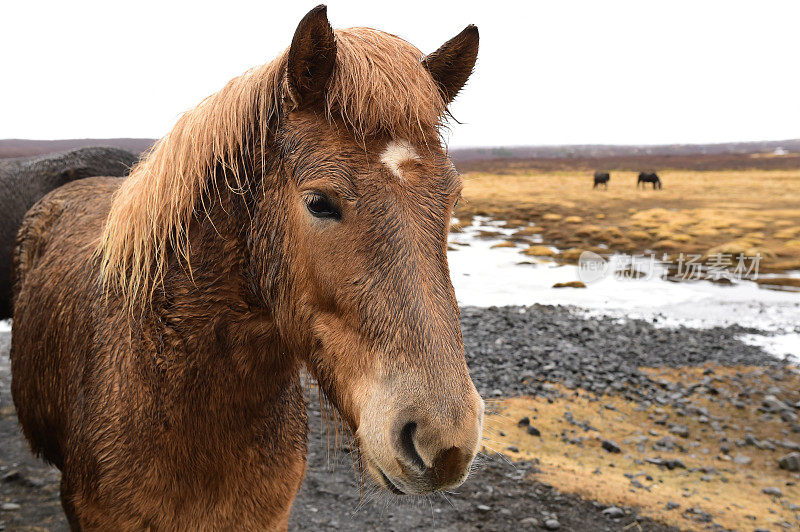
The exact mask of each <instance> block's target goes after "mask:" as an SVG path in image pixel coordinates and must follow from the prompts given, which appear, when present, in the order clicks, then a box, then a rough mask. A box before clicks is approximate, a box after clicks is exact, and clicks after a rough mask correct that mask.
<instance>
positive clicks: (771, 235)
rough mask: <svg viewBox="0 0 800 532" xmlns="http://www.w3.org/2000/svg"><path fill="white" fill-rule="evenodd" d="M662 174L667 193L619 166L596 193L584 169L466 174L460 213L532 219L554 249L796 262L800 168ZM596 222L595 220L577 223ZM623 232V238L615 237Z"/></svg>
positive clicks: (790, 265)
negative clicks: (726, 253)
mask: <svg viewBox="0 0 800 532" xmlns="http://www.w3.org/2000/svg"><path fill="white" fill-rule="evenodd" d="M659 174H660V176H661V178H662V181H663V182H664V189H663V190H656V191H653V190H651V189H637V188H636V186H635V184H636V174H635V173H634V172H622V171H620V172H613V173H612V180H611V183H610V186H609V189H608V191H600V190H593V189H592V178H591V175H590V174H588V173H585V172H577V171H558V172H536V171H524V172H521V173H518V174H511V175H493V174H486V173H468V174H466V175H465V187H464V192H463V196H464V199H465V201H463V202H461V204H460V205H459V207H458V212H457V213H456V214H457V216H458V217H459V218H462V219H468V218H469V217H470V216H471V215H475V214H483V215H489V216H492V217H495V218H499V219H505V220H511V219H513V220H517V221H518V222H524V221H529V222H531V221H532V222H535V223H536V224H537V225H538V226H540V227H541V231H542V233H543V236H544V238H545V241H547V242H552V243H554V244H556V245H559V244H563V243H567V244H568V245H569V244H571V246H570V247H575V244H580V247H590V246H592V245H597V244H598V243H606V244H614V245H616V246H622V249H619V248H616V249H617V250H618V251H627V252H642V251H644V250H645V249H657V250H659V251H667V252H685V253H693V254H702V255H707V254H709V253H711V252H714V251H719V250H733V251H735V252H744V253H748V254H749V253H761V254H762V256H763V257H764V260H762V263H761V265H762V268H763V271H767V270H773V271H780V270H788V269H795V268H800V247H796V246H792V245H787V243H788V242H792V241H796V240H797V239H798V236H800V170H757V169H749V170H731V171H687V170H666V171H663V172H659ZM590 219H591V220H593V223H592V224H591V225H580V224H581V223H582V222H583V221H584V220H590ZM753 233H760V234H761V236H760V237H759V238H755V237H754V236H753ZM620 237H625V240H624V241H622V240H618V241H617V242H616V243H615V242H611V241H612V239H614V238H617V239H620ZM657 243H658V245H656V244H657ZM626 246H627V248H626Z"/></svg>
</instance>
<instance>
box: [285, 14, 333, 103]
mask: <svg viewBox="0 0 800 532" xmlns="http://www.w3.org/2000/svg"><path fill="white" fill-rule="evenodd" d="M327 10H328V8H327V7H325V6H324V5H318V6H317V7H315V8H314V9H312V10H311V11H309V12H308V13H307V14H306V16H305V17H303V20H301V21H300V24H298V26H297V30H295V32H294V38H292V45H291V47H289V56H288V59H287V62H286V82H287V88H288V94H287V96H288V97H289V99H290V100H291V104H292V107H293V109H301V108H305V107H309V106H311V105H313V104H315V103H317V102H319V101H321V100H322V98H323V96H324V94H325V88H326V87H327V86H328V81H329V80H330V78H331V74H332V73H333V66H334V64H335V63H336V38H335V37H334V35H333V29H332V28H331V25H330V23H329V22H328V14H327Z"/></svg>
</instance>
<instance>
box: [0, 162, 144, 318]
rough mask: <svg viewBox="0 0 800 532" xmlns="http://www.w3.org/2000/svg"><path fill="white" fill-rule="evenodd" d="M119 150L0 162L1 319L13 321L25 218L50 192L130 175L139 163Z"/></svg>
mask: <svg viewBox="0 0 800 532" xmlns="http://www.w3.org/2000/svg"><path fill="white" fill-rule="evenodd" d="M138 158H139V157H138V156H137V155H136V154H135V153H131V152H129V151H126V150H120V149H117V148H80V149H77V150H70V151H66V152H63V153H53V154H48V155H40V156H36V157H30V158H28V157H18V158H14V159H0V319H5V318H10V317H11V314H12V311H11V310H12V309H11V267H12V265H11V252H12V249H13V248H14V239H15V238H16V236H17V230H18V229H19V224H20V222H22V217H23V216H24V215H25V213H26V212H27V211H28V209H30V208H31V206H33V204H34V203H36V202H37V201H39V200H40V199H41V198H42V196H44V195H45V194H47V193H48V192H50V191H51V190H53V189H55V188H58V187H60V186H61V185H64V184H66V183H69V182H70V181H75V180H76V179H83V178H84V177H92V176H113V177H121V176H125V175H128V171H129V170H130V168H131V166H133V164H134V163H135V162H136V161H137V160H138Z"/></svg>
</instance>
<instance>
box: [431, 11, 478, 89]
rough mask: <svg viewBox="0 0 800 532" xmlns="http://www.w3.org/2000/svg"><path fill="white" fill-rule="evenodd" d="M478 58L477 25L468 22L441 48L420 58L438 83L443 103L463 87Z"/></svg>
mask: <svg viewBox="0 0 800 532" xmlns="http://www.w3.org/2000/svg"><path fill="white" fill-rule="evenodd" d="M477 59H478V27H477V26H473V25H472V24H470V25H469V26H467V27H466V28H464V31H462V32H461V33H459V34H458V35H456V36H455V37H453V38H452V39H450V40H449V41H447V42H446V43H444V44H443V45H442V47H441V48H439V49H438V50H436V51H435V52H433V53H432V54H430V55H428V56H427V57H426V58H425V59H423V60H422V64H423V65H424V66H425V68H427V69H428V72H430V73H431V75H432V76H433V79H434V80H436V83H437V84H438V85H439V88H440V89H441V91H442V96H444V100H445V103H448V104H449V103H450V102H452V101H453V99H454V98H455V97H456V95H457V94H458V92H459V91H460V90H461V89H462V88H463V87H464V84H465V83H466V82H467V79H468V78H469V75H470V74H472V69H473V68H474V67H475V61H476V60H477Z"/></svg>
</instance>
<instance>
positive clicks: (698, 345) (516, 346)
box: [0, 306, 782, 531]
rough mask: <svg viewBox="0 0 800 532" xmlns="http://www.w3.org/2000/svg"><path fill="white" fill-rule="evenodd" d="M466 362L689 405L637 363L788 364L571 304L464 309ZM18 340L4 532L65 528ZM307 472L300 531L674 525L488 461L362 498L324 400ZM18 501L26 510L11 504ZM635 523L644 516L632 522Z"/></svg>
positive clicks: (490, 387) (530, 380) (296, 520)
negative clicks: (410, 495)
mask: <svg viewBox="0 0 800 532" xmlns="http://www.w3.org/2000/svg"><path fill="white" fill-rule="evenodd" d="M462 324H463V330H464V342H465V346H466V351H467V357H468V362H469V365H470V368H471V370H472V374H473V378H474V379H475V382H476V384H477V386H478V389H479V390H480V391H481V393H482V394H483V395H484V396H485V397H491V396H500V395H502V396H511V395H519V394H533V393H536V394H540V395H547V394H550V393H553V391H552V390H551V388H550V387H549V386H548V384H547V383H548V382H549V383H553V382H556V383H562V384H565V385H566V386H567V387H575V386H581V387H584V388H585V389H588V390H594V391H602V392H616V393H619V394H621V395H624V396H629V397H630V398H634V399H636V400H637V401H640V402H644V403H648V402H650V403H653V402H656V403H663V404H667V403H676V402H677V403H681V402H682V401H685V400H686V398H687V397H688V396H690V395H691V393H693V390H692V389H682V388H681V387H680V386H678V387H673V389H670V390H665V389H664V387H663V386H661V385H659V384H658V383H656V382H653V381H651V380H650V379H648V378H647V377H646V376H645V375H643V374H642V373H641V372H640V371H639V369H638V368H639V366H644V365H649V366H659V365H668V366H676V365H696V364H701V363H704V362H706V361H715V362H718V363H722V364H751V365H761V366H766V367H768V368H774V369H775V371H779V370H780V367H781V366H782V364H780V363H779V362H778V361H776V360H774V359H773V358H772V357H770V356H769V355H767V354H766V353H764V352H763V351H761V350H760V349H758V348H756V347H751V346H747V345H745V344H743V343H742V342H740V341H738V340H736V339H735V336H736V335H738V334H740V333H742V332H749V331H747V330H745V329H741V328H737V327H729V328H724V329H723V328H717V329H709V330H695V329H685V328H680V329H658V328H655V327H654V326H653V325H652V324H650V323H646V322H642V321H630V322H626V323H618V322H614V321H610V320H607V319H600V318H584V317H581V316H578V315H576V314H574V313H573V312H572V311H570V309H567V308H561V307H548V306H534V307H527V308H520V307H502V308H489V309H478V308H465V309H463V313H462ZM9 340H10V338H9V335H8V334H7V333H6V334H0V503H14V504H18V505H19V508H16V507H14V506H12V507H11V508H12V509H11V510H8V511H2V512H0V530H3V528H5V530H30V529H32V528H33V527H40V529H48V530H64V529H65V522H64V518H63V514H62V513H61V509H60V505H59V503H58V484H57V483H58V471H56V470H54V469H52V468H48V467H46V466H44V465H43V464H42V463H41V462H38V461H36V460H35V459H33V458H32V457H31V455H30V453H29V452H28V450H27V446H26V444H25V442H24V441H23V440H22V439H21V437H20V434H19V431H18V428H17V424H16V417H15V415H14V413H13V409H11V408H10V405H11V403H10V391H9V382H10V375H9V371H8V355H7V350H8V343H9ZM310 409H311V415H310V420H311V427H310V432H309V467H308V470H307V476H306V480H305V482H304V484H303V488H302V490H301V492H300V494H299V496H298V498H297V500H296V501H295V504H294V507H293V510H292V518H291V521H290V529H292V530H303V529H314V530H319V529H330V530H332V529H341V530H364V529H381V530H408V529H426V530H429V529H432V530H459V531H460V530H476V529H484V530H515V529H524V530H528V529H531V530H537V529H546V527H547V526H548V525H549V526H550V527H552V528H551V529H555V527H556V522H557V526H558V527H559V529H560V530H570V531H584V530H585V531H595V530H598V531H602V530H623V529H625V530H670V529H669V528H668V527H665V526H663V525H661V524H659V523H654V522H652V521H650V520H648V519H645V518H639V517H637V515H636V512H635V510H630V509H623V511H622V512H621V515H618V516H617V517H616V518H612V517H610V516H609V515H607V514H609V513H610V514H614V513H615V512H607V514H604V513H603V512H602V510H604V509H605V507H604V506H602V505H600V504H597V503H594V502H592V501H586V500H581V499H580V498H578V497H575V496H572V495H567V494H562V493H559V492H557V491H556V490H555V489H553V488H551V487H550V486H547V485H546V484H542V483H540V482H536V481H532V480H530V479H529V478H528V477H529V473H531V472H533V471H534V469H535V465H534V464H532V463H516V464H513V465H512V464H510V463H507V462H506V461H505V460H504V458H503V457H501V456H497V455H494V456H487V457H484V459H483V463H481V464H480V466H479V467H478V468H477V470H476V471H475V472H474V473H473V475H471V476H470V478H469V480H468V481H467V482H466V483H465V484H464V486H462V487H461V488H459V489H458V490H457V492H456V493H452V494H449V495H447V497H446V498H445V497H443V496H434V497H429V498H424V499H422V498H419V499H411V500H409V499H403V500H399V499H398V498H396V497H394V496H391V495H389V494H387V493H384V492H382V493H381V494H380V495H378V494H377V492H376V491H375V490H374V488H371V487H367V488H366V489H365V490H364V496H363V497H362V496H361V494H360V489H359V484H358V482H357V481H356V476H355V474H354V472H353V468H352V465H351V464H352V459H351V457H350V455H349V449H348V448H347V447H346V446H345V448H344V449H339V450H333V449H332V448H331V447H332V445H329V444H328V441H327V438H326V436H325V433H324V431H323V430H322V429H321V423H320V415H319V406H318V404H317V402H316V400H311V401H310ZM13 508H16V509H13ZM634 521H637V523H636V524H634Z"/></svg>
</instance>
